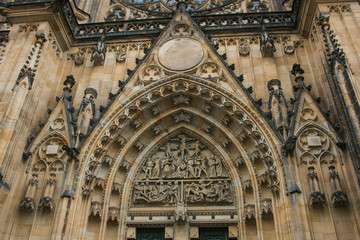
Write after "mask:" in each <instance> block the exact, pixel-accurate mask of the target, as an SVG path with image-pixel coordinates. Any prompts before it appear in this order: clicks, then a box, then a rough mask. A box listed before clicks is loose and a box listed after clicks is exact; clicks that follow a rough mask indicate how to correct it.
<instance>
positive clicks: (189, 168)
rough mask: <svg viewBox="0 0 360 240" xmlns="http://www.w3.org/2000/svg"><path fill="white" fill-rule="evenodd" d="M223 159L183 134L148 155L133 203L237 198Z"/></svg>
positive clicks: (217, 200)
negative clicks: (234, 195) (234, 196)
mask: <svg viewBox="0 0 360 240" xmlns="http://www.w3.org/2000/svg"><path fill="white" fill-rule="evenodd" d="M232 188H233V187H232V184H231V181H230V180H229V177H228V174H227V172H226V170H225V168H224V166H223V163H222V159H221V158H220V157H219V156H218V155H216V154H214V153H213V152H211V151H210V149H209V148H208V147H207V146H205V144H203V143H202V142H201V141H200V140H198V139H196V138H193V137H189V136H187V135H184V134H179V135H177V136H176V137H174V138H171V139H169V140H168V141H167V142H166V143H165V144H163V145H162V146H160V147H158V148H157V151H155V153H152V155H150V156H148V157H146V159H145V161H144V163H143V164H142V166H141V169H140V172H139V174H138V180H137V182H136V183H135V186H134V190H133V203H134V204H144V203H161V204H175V203H178V202H184V201H185V202H187V203H200V202H209V203H224V204H230V203H232V202H233V191H232Z"/></svg>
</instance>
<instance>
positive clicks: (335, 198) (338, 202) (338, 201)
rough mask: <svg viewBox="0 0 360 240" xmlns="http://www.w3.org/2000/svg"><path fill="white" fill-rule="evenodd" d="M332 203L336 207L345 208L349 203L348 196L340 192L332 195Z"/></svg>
mask: <svg viewBox="0 0 360 240" xmlns="http://www.w3.org/2000/svg"><path fill="white" fill-rule="evenodd" d="M330 201H331V204H332V205H333V206H334V207H339V206H345V205H347V204H348V203H349V199H348V197H347V194H346V193H344V192H343V191H340V190H338V191H335V192H333V193H332V194H331V196H330Z"/></svg>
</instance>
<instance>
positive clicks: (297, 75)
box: [291, 63, 304, 83]
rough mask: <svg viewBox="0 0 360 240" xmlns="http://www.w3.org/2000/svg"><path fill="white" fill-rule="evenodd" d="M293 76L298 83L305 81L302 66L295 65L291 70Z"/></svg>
mask: <svg viewBox="0 0 360 240" xmlns="http://www.w3.org/2000/svg"><path fill="white" fill-rule="evenodd" d="M291 74H292V75H294V76H295V81H296V82H297V83H302V82H303V81H304V77H303V76H302V75H303V74H304V70H303V69H302V68H301V67H300V64H297V63H295V64H294V65H293V67H292V69H291Z"/></svg>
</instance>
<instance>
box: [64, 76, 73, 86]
mask: <svg viewBox="0 0 360 240" xmlns="http://www.w3.org/2000/svg"><path fill="white" fill-rule="evenodd" d="M74 84H75V78H74V76H73V75H69V76H67V77H66V79H65V81H64V85H65V87H66V88H69V89H71V88H72V87H73V86H74Z"/></svg>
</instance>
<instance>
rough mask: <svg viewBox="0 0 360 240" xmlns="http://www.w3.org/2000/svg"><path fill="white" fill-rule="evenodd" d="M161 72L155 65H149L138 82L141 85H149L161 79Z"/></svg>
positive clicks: (162, 73) (162, 74)
mask: <svg viewBox="0 0 360 240" xmlns="http://www.w3.org/2000/svg"><path fill="white" fill-rule="evenodd" d="M164 76H165V75H164V72H163V70H162V69H161V68H160V67H159V66H156V65H150V66H147V67H145V68H144V69H143V71H142V72H141V74H140V82H141V83H143V84H149V83H152V82H155V81H157V80H159V79H161V78H163V77H164Z"/></svg>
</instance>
